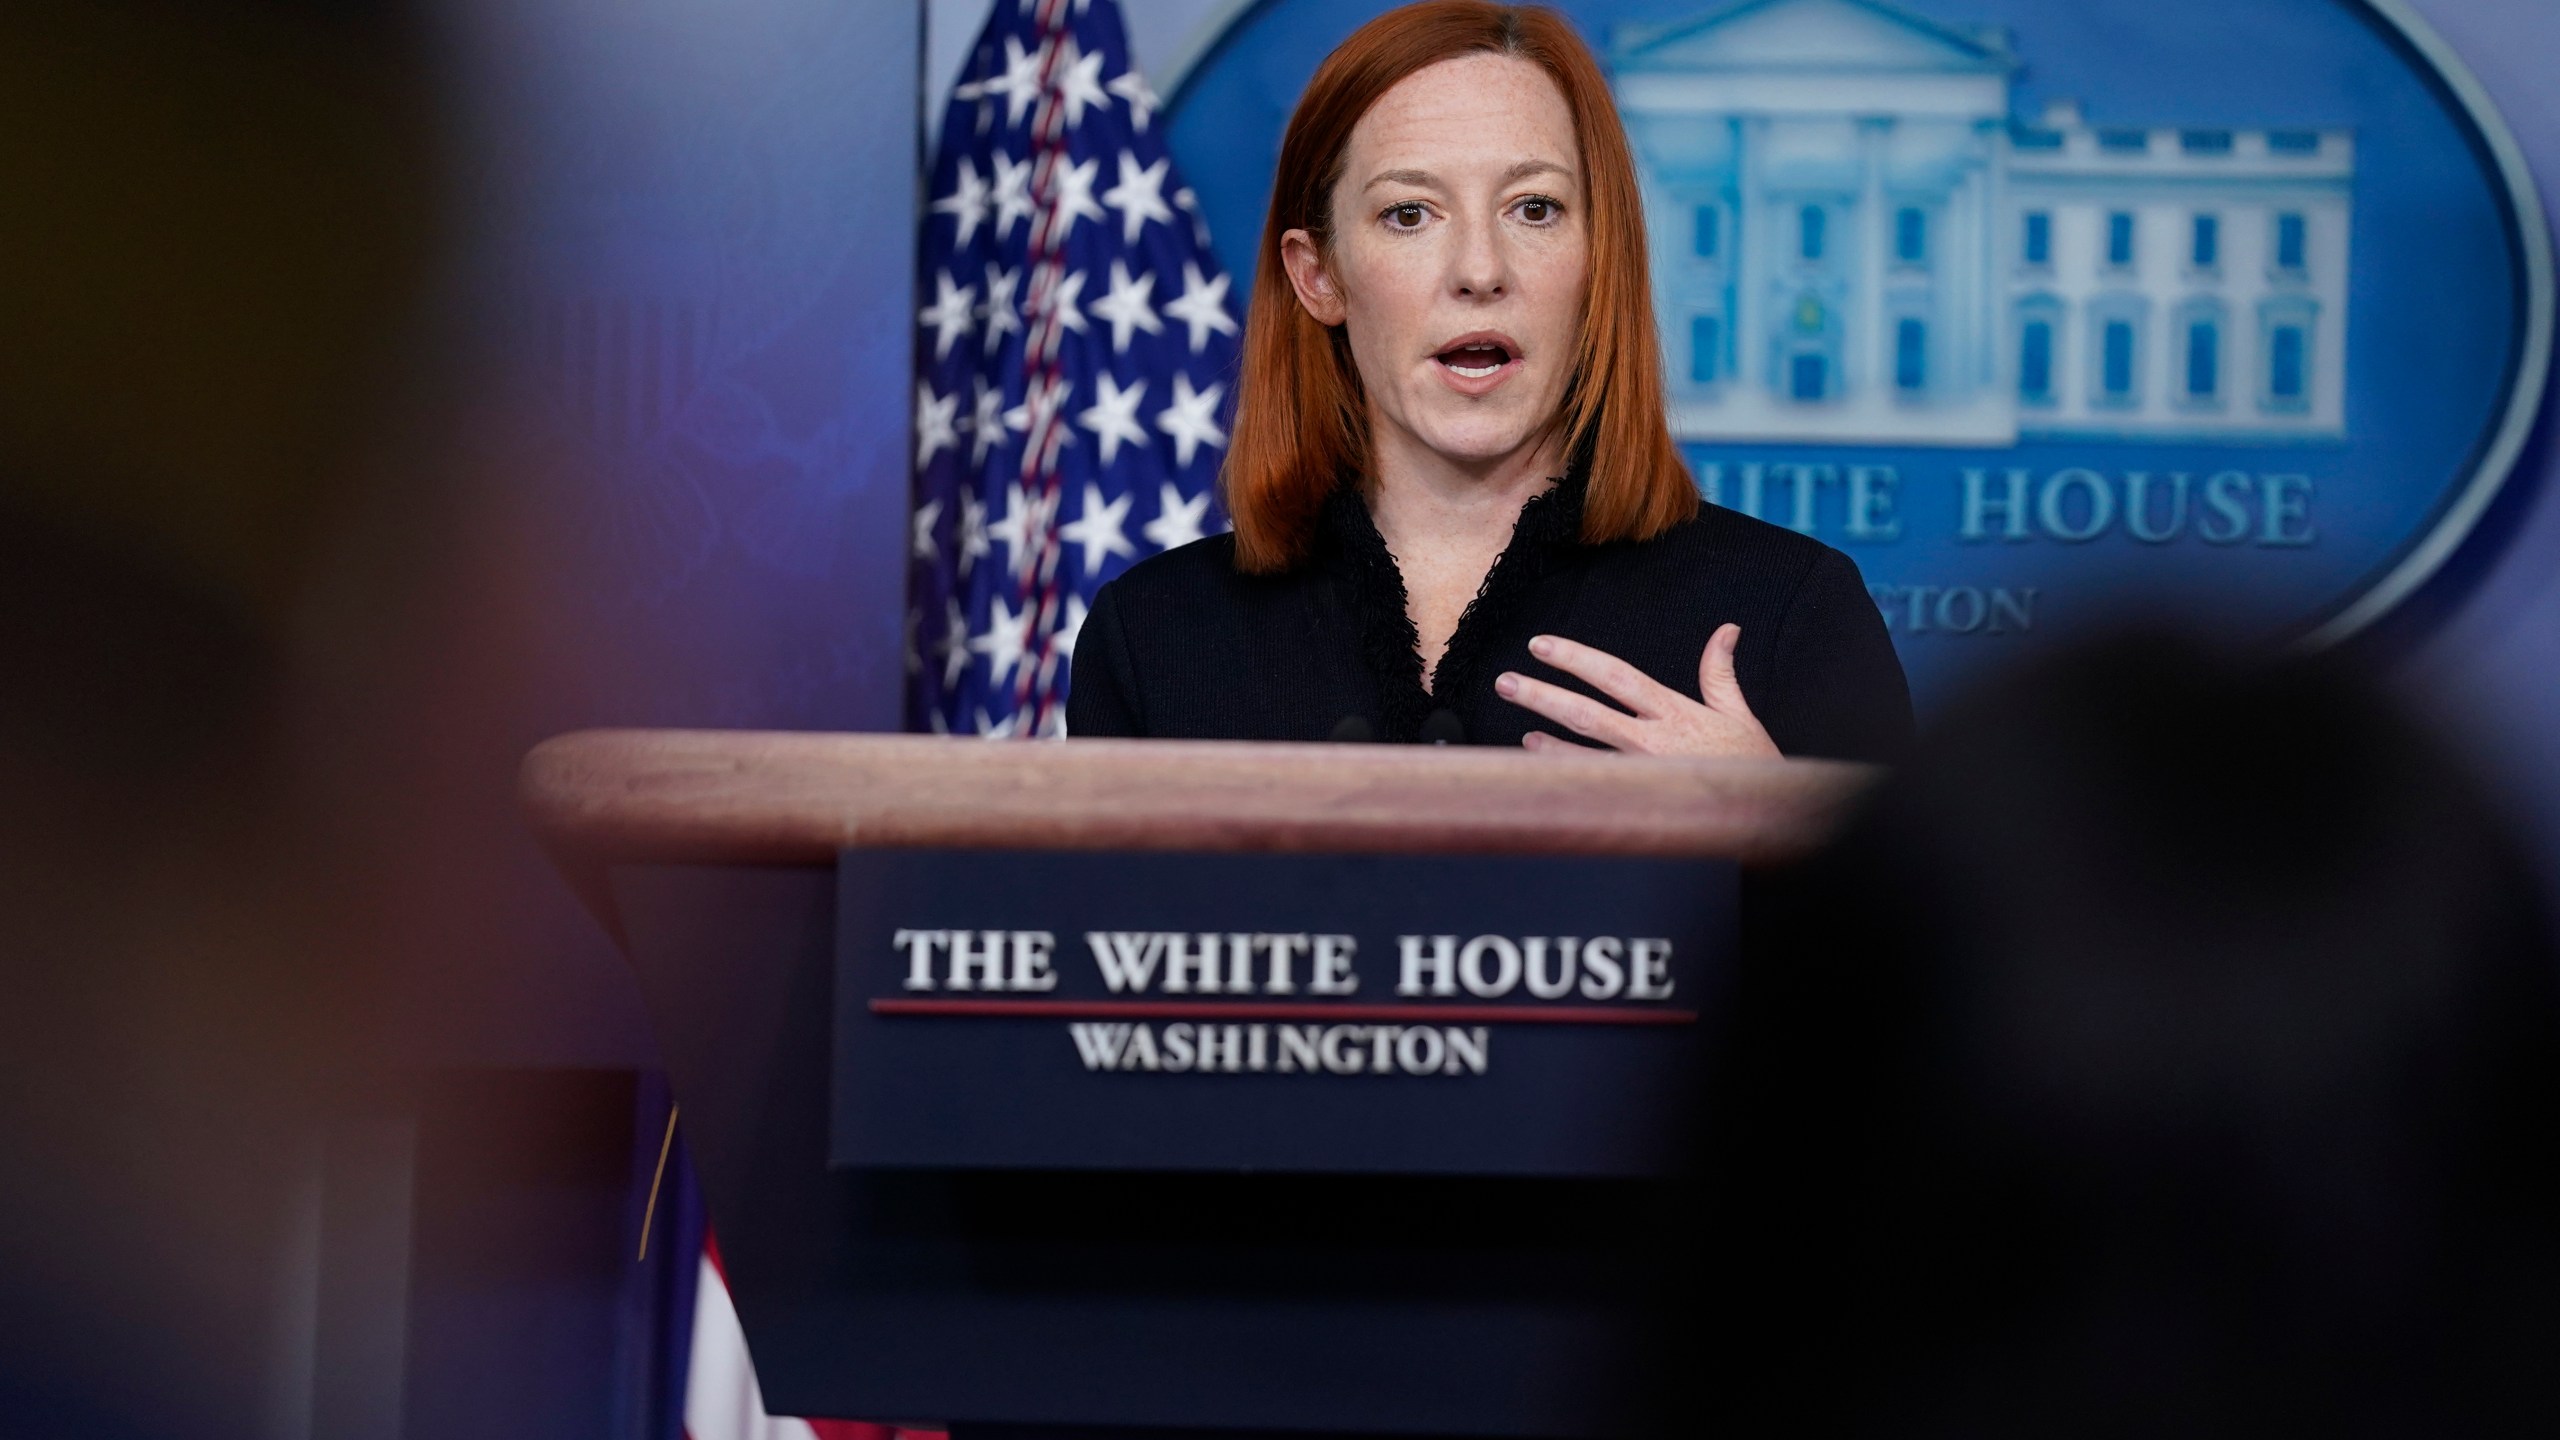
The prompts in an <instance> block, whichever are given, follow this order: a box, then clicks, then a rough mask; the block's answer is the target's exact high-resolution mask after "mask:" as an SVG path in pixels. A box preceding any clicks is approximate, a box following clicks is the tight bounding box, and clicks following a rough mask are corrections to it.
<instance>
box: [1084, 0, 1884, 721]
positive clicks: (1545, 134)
mask: <svg viewBox="0 0 2560 1440" xmlns="http://www.w3.org/2000/svg"><path fill="white" fill-rule="evenodd" d="M1660 366H1661V360H1660V352H1659V349H1658V347H1657V345H1656V342H1655V337H1654V327H1653V316H1652V309H1651V299H1650V292H1649V286H1648V280H1647V269H1646V264H1645V242H1644V215H1643V211H1642V202H1641V201H1640V199H1639V198H1638V195H1637V189H1636V178H1635V169H1634V165H1633V162H1632V160H1631V159H1630V157H1629V154H1628V149H1627V140H1626V135H1625V132H1624V130H1623V129H1622V128H1621V126H1620V124H1619V121H1618V116H1617V110H1616V108H1615V106H1614V105H1613V104H1612V103H1611V101H1610V99H1609V94H1608V89H1607V85H1606V83H1605V82H1604V81H1603V80H1602V79H1601V76H1600V71H1599V67H1598V66H1597V65H1596V64H1595V63H1594V62H1593V60H1592V58H1591V54H1590V52H1589V51H1588V50H1587V49H1586V48H1585V47H1584V46H1583V44H1582V42H1581V40H1580V39H1579V38H1578V37H1576V36H1575V35H1574V33H1573V31H1572V30H1571V29H1570V28H1569V27H1568V25H1567V24H1566V22H1565V21H1564V20H1563V19H1562V18H1561V17H1559V16H1557V15H1556V14H1554V13H1553V12H1551V11H1547V10H1542V9H1535V8H1515V7H1509V6H1500V5H1494V4H1488V3H1483V0H1430V3H1425V4H1419V5H1411V6H1407V7H1406V8H1404V9H1401V10H1396V11H1393V12H1391V13H1389V14H1386V15H1383V16H1381V17H1379V18H1378V19H1376V20H1373V21H1371V22H1370V23H1369V24H1367V25H1365V26H1363V27H1361V29H1360V30H1359V31H1357V32H1356V33H1354V34H1353V35H1352V36H1351V38H1350V39H1348V40H1346V41H1345V42H1343V44H1342V46H1341V47H1340V48H1339V49H1337V50H1335V51H1334V52H1333V54H1332V55H1330V56H1329V57H1327V58H1326V60H1325V62H1324V64H1323V65H1322V66H1321V67H1319V68H1318V69H1317V71H1316V74H1315V78H1314V80H1313V81H1311V82H1310V83H1309V85H1308V87H1307V93H1306V95H1305V97H1304V98H1303V99H1302V100H1301V101H1300V102H1299V104H1298V109H1297V113H1296V114H1295V115H1294V116H1292V117H1291V119H1290V122H1289V131H1288V135H1287V138H1286V139H1285V140H1284V142H1283V143H1282V145H1281V150H1280V165H1279V171H1278V174H1277V175H1276V177H1275V178H1274V180H1273V183H1272V194H1271V210H1270V219H1269V221H1268V223H1267V224H1266V225H1265V226H1264V228H1263V235H1262V247H1261V251H1260V256H1259V264H1258V266H1257V268H1256V272H1255V277H1254V292H1253V302H1252V309H1251V311H1250V313H1249V314H1248V316H1247V318H1246V324H1245V337H1244V361H1243V371H1242V374H1241V375H1240V376H1239V378H1238V382H1237V389H1238V396H1237V412H1236V418H1235V427H1234V435H1233V440H1232V443H1231V447H1230V449H1229V452H1228V457H1227V462H1226V468H1225V473H1224V476H1223V477H1222V483H1223V484H1224V486H1225V491H1226V499H1227V506H1228V510H1229V513H1230V514H1231V515H1232V516H1233V517H1234V520H1235V530H1234V533H1232V534H1228V535H1219V536H1215V537H1212V538H1210V539H1206V540H1202V541H1199V542H1198V543H1196V544H1192V545H1187V546H1184V547H1182V548H1180V549H1177V550H1173V551H1169V552H1167V553H1165V554H1163V555H1160V556H1157V557H1155V558H1153V559H1150V560H1148V561H1146V562H1144V563H1142V564H1139V565H1137V566H1134V567H1132V568H1131V569H1130V570H1129V571H1128V572H1127V573H1126V574H1124V575H1122V576H1121V577H1120V578H1118V579H1117V580H1114V581H1113V582H1111V583H1110V584H1109V585H1106V586H1104V587H1103V589H1102V591H1101V593H1100V594H1099V595H1098V596H1097V597H1096V598H1095V603H1094V608H1093V612H1092V614H1091V615H1090V616H1089V617H1088V618H1087V620H1086V622H1085V626H1084V629H1083V632H1082V634H1081V635H1080V636H1079V638H1078V642H1077V646H1076V656H1075V659H1076V666H1075V684H1074V689H1073V691H1072V694H1071V697H1070V699H1069V702H1068V712H1067V713H1068V729H1069V731H1070V732H1071V733H1073V734H1076V735H1085V736H1094V735H1144V736H1165V737H1183V738H1194V739H1252V740H1321V739H1326V738H1354V739H1380V740H1390V741H1413V740H1442V741H1459V740H1463V741H1467V742H1471V743H1476V744H1490V745H1526V746H1528V747H1529V748H1530V749H1532V750H1546V749H1562V748H1568V747H1570V746H1572V745H1573V743H1574V742H1573V740H1571V739H1568V738H1566V737H1579V738H1580V739H1581V740H1583V741H1587V742H1593V743H1597V744H1600V745H1604V746H1609V747H1613V748H1616V749H1619V750H1629V751H1642V752H1648V753H1653V754H1678V755H1742V756H1750V755H1758V756H1772V755H1779V754H1787V755H1819V756H1829V757H1834V758H1839V759H1851V760H1871V761H1890V760H1893V759H1896V758H1899V757H1900V755H1901V753H1902V751H1903V749H1904V748H1905V746H1906V745H1907V744H1908V742H1909V737H1910V732H1911V708H1910V698H1909V694H1908V691H1907V690H1906V688H1905V686H1904V683H1903V677H1902V668H1901V665H1900V664H1899V662H1898V661H1897V660H1896V659H1895V657H1894V653H1893V646H1892V642H1891V641H1890V640H1889V639H1888V638H1887V636H1886V634H1885V629H1884V622H1883V619H1882V617H1881V616H1879V615H1878V614H1877V613H1876V608H1875V605H1874V602H1873V601H1871V600H1870V599H1869V598H1868V596H1867V593H1866V590H1865V588H1864V586H1863V585H1862V584H1861V583H1860V581H1859V578H1858V571H1857V567H1856V566H1855V565H1853V564H1852V563H1850V561H1849V559H1848V558H1847V557H1846V556H1844V555H1842V554H1840V553H1839V552H1838V551H1836V550H1833V549H1831V548H1830V547H1828V546H1825V545H1823V544H1821V543H1819V542H1818V541H1815V540H1812V539H1810V538H1807V537H1805V536H1802V535H1798V534H1796V533H1795V532H1793V531H1790V530H1786V529H1782V528H1780V527H1778V526H1774V525H1769V524H1765V523H1763V522H1761V521H1758V520H1754V519H1751V518H1749V517H1747V516H1744V515H1740V514H1737V513H1734V512H1732V511H1727V510H1723V509H1720V508H1717V507H1713V506H1702V505H1701V503H1700V501H1699V497H1698V492H1697V488H1696V486H1695V485H1694V483H1692V481H1691V479H1690V477H1689V475H1688V472H1687V471H1686V470H1685V469H1684V468H1683V466H1682V465H1681V462H1680V457H1679V454H1678V452H1677V451H1676V450H1675V449H1674V448H1673V446H1672V441H1671V433H1670V428H1669V426H1668V424H1667V423H1666V421H1665V417H1664V414H1663V391H1662V379H1661V370H1660Z"/></svg>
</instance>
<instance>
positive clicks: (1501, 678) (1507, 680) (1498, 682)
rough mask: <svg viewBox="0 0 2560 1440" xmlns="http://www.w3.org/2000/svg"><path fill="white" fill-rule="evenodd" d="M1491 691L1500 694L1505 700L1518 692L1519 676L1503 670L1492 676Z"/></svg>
mask: <svg viewBox="0 0 2560 1440" xmlns="http://www.w3.org/2000/svg"><path fill="white" fill-rule="evenodd" d="M1493 693H1494V694H1496V695H1499V696H1501V697H1502V698H1503V699H1505V700H1508V699H1510V698H1511V697H1512V696H1514V695H1517V694H1519V693H1520V677H1519V676H1517V675H1514V674H1512V673H1511V672H1510V671H1508V670H1505V671H1504V672H1502V673H1501V674H1500V675H1497V676H1495V677H1494V681H1493Z"/></svg>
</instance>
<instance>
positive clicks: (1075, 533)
mask: <svg viewBox="0 0 2560 1440" xmlns="http://www.w3.org/2000/svg"><path fill="white" fill-rule="evenodd" d="M1140 383H1141V384H1143V383H1144V382H1143V381H1142V382H1140ZM1137 498H1138V497H1137V496H1135V495H1122V496H1121V497H1120V498H1119V499H1117V500H1105V499H1103V498H1102V487H1101V486H1099V485H1087V486H1086V487H1084V509H1083V510H1082V511H1081V512H1080V513H1078V514H1077V516H1076V518H1075V519H1073V520H1071V521H1069V522H1067V523H1066V524H1064V525H1061V526H1059V527H1058V538H1059V539H1060V540H1063V541H1065V542H1066V543H1067V544H1069V545H1078V546H1082V547H1083V549H1084V556H1083V560H1084V573H1085V574H1087V575H1099V574H1101V573H1102V562H1103V561H1104V560H1105V559H1106V558H1108V557H1110V556H1113V555H1129V556H1134V555H1136V554H1137V553H1138V547H1137V546H1135V545H1132V544H1130V543H1129V536H1128V533H1127V531H1126V530H1125V529H1124V528H1123V527H1124V526H1125V525H1126V524H1127V521H1128V517H1129V506H1130V504H1131V503H1132V502H1134V501H1135V500H1136V499H1137ZM1083 605H1084V602H1083V601H1082V600H1079V599H1075V598H1074V597H1069V599H1068V601H1067V606H1068V609H1069V611H1070V613H1075V612H1079V611H1081V609H1082V608H1083ZM1076 623H1077V624H1079V625H1081V624H1083V623H1084V622H1083V618H1082V616H1081V614H1078V616H1077V621H1076ZM1074 648H1075V646H1074V642H1073V641H1069V642H1068V649H1069V650H1073V649H1074Z"/></svg>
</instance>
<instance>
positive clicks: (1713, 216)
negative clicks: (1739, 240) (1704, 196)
mask: <svg viewBox="0 0 2560 1440" xmlns="http://www.w3.org/2000/svg"><path fill="white" fill-rule="evenodd" d="M1696 225H1697V228H1696V229H1695V230H1693V231H1692V232H1691V233H1690V245H1691V248H1693V249H1694V250H1695V251H1696V252H1697V255H1698V258H1699V259H1701V260H1713V259H1714V258H1716V246H1717V242H1718V241H1719V240H1721V239H1722V238H1723V236H1722V234H1721V233H1720V232H1721V231H1722V230H1723V228H1724V213H1723V212H1722V211H1720V210H1718V209H1717V208H1716V207H1715V206H1713V205H1701V206H1699V207H1698V213H1697V219H1696Z"/></svg>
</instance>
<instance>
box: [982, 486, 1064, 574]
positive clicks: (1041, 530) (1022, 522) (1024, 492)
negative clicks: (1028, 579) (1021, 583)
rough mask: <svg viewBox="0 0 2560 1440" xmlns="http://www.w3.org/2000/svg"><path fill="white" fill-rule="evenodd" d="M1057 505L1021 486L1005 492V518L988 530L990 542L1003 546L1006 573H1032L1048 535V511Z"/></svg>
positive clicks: (1008, 488)
mask: <svg viewBox="0 0 2560 1440" xmlns="http://www.w3.org/2000/svg"><path fill="white" fill-rule="evenodd" d="M1056 503H1057V502H1056V501H1055V500H1053V499H1051V498H1050V497H1049V496H1047V495H1045V494H1041V493H1039V492H1036V491H1033V490H1031V489H1028V488H1027V487H1025V486H1023V485H1020V484H1018V483H1017V484H1013V485H1008V486H1006V487H1005V492H1004V516H1003V518H1002V519H999V520H998V521H996V523H994V524H993V525H990V526H988V527H987V538H988V539H990V540H993V541H995V542H996V543H997V544H999V545H1002V546H1003V547H1004V551H1005V565H1004V568H1005V570H1006V572H1007V573H1009V574H1012V575H1015V576H1017V577H1018V576H1021V575H1025V574H1028V573H1030V570H1031V567H1032V565H1033V564H1034V563H1035V562H1037V561H1038V560H1039V558H1040V548H1041V540H1042V538H1043V537H1044V536H1046V535H1047V534H1048V533H1049V509H1050V507H1051V506H1052V505H1054V504H1056Z"/></svg>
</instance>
